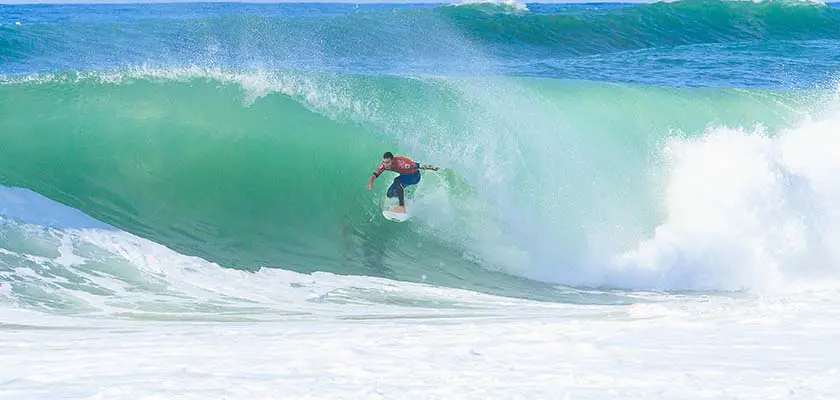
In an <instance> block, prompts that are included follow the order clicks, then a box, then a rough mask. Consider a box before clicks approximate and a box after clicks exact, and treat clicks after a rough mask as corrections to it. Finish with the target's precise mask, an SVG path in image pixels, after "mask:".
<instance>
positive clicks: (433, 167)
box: [417, 163, 440, 171]
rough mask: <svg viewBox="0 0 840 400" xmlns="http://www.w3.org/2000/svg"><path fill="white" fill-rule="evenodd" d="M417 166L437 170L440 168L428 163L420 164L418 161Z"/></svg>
mask: <svg viewBox="0 0 840 400" xmlns="http://www.w3.org/2000/svg"><path fill="white" fill-rule="evenodd" d="M417 168H418V169H430V170H432V171H437V170H439V169H440V168H438V167H435V166H434V165H429V164H420V163H417Z"/></svg>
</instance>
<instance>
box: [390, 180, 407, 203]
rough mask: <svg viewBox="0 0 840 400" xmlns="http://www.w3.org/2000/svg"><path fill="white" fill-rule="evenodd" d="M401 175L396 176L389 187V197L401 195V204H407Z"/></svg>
mask: <svg viewBox="0 0 840 400" xmlns="http://www.w3.org/2000/svg"><path fill="white" fill-rule="evenodd" d="M400 176H402V175H400ZM400 176H398V177H396V178H394V183H392V184H391V187H389V188H388V197H399V198H400V205H401V206H405V197H404V192H403V186H402V184H401V183H400Z"/></svg>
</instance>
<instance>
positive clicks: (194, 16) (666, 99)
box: [0, 1, 840, 301]
mask: <svg viewBox="0 0 840 400" xmlns="http://www.w3.org/2000/svg"><path fill="white" fill-rule="evenodd" d="M16 22H20V24H19V25H18V24H16ZM0 24H2V25H0V74H2V78H0V79H2V80H0V121H2V129H0V184H2V185H5V186H11V187H21V188H27V189H31V190H33V191H35V192H37V193H40V194H43V195H44V196H47V197H48V198H50V199H53V200H55V201H58V202H60V203H63V204H66V205H68V206H70V207H72V208H75V209H77V210H79V211H82V212H84V213H87V214H88V215H90V216H92V217H94V218H96V219H98V220H100V221H102V222H105V223H107V224H110V225H111V226H113V227H116V228H118V229H120V230H123V231H126V232H129V233H133V234H135V235H138V236H140V237H143V238H146V239H150V240H152V241H154V242H157V243H160V244H163V245H165V246H167V247H169V248H171V249H173V250H175V251H177V252H179V253H181V254H184V255H191V256H198V257H201V258H204V259H206V260H209V261H212V262H216V263H219V264H220V265H222V266H224V267H227V268H235V269H245V270H251V271H253V270H257V269H260V268H281V269H289V270H294V271H299V272H313V271H329V272H334V273H338V274H354V275H365V276H377V277H387V278H393V279H397V280H406V281H416V282H426V283H431V284H435V285H441V286H450V287H460V288H468V289H474V290H479V291H484V292H489V293H496V294H503V295H509V296H516V297H526V298H536V299H545V300H559V301H569V300H568V298H567V297H566V296H565V294H564V293H565V292H564V291H563V290H561V289H558V288H556V287H555V285H572V286H585V287H593V286H594V287H605V288H622V289H647V288H656V289H665V290H683V289H701V290H717V289H725V290H729V289H732V288H736V289H737V288H739V287H741V286H749V282H746V283H745V282H743V281H742V280H737V279H736V280H735V282H734V283H732V284H729V281H728V280H727V278H726V276H718V275H715V276H714V277H713V278H709V276H708V274H704V273H698V272H697V271H698V269H699V270H700V271H701V272H702V271H708V270H709V269H712V270H713V269H714V268H712V267H708V268H707V267H704V266H703V265H704V264H703V263H702V262H700V261H697V260H695V259H692V258H691V257H692V254H693V250H695V249H684V248H680V250H679V251H684V254H682V256H681V257H682V259H683V261H684V263H685V265H690V266H691V268H688V269H686V270H683V269H682V267H681V265H682V264H680V261H676V262H674V263H673V264H668V266H666V267H662V268H661V269H660V270H658V272H656V273H654V274H653V275H649V272H648V271H647V270H645V271H644V272H639V270H634V269H632V268H631V269H630V270H629V272H628V270H626V269H620V271H618V270H617V269H616V268H617V267H616V261H615V258H614V257H616V256H617V255H621V254H625V253H626V252H628V251H632V250H636V249H638V248H639V246H640V243H643V242H645V241H646V240H648V239H650V238H651V237H654V236H655V235H656V232H657V228H658V227H661V226H663V224H664V225H666V226H667V223H668V221H673V219H674V214H675V213H677V214H679V213H689V214H690V213H691V210H684V209H682V208H678V209H675V208H674V206H673V204H672V203H673V201H671V200H669V199H672V198H673V197H669V196H670V195H669V187H673V182H674V180H675V179H678V178H679V176H677V177H675V174H674V171H681V170H680V169H679V168H677V169H675V167H674V164H673V159H672V158H669V154H671V153H669V149H671V148H673V146H674V143H675V142H678V143H683V142H685V143H689V144H690V143H694V142H693V141H696V142H697V143H700V145H702V143H703V140H704V138H708V137H709V135H710V134H711V133H713V132H715V129H723V128H722V127H725V128H727V129H730V128H731V129H735V130H737V129H739V128H740V129H742V130H744V131H746V132H759V133H760V134H759V135H760V136H762V137H764V138H767V139H768V140H774V139H773V138H775V137H776V136H778V135H779V134H780V132H784V131H786V130H790V129H795V128H796V127H797V126H799V124H801V123H802V121H805V120H808V119H812V118H816V119H819V118H823V117H825V116H826V115H831V113H832V112H833V111H832V110H833V105H832V104H833V98H834V94H835V92H834V79H835V76H836V71H837V68H838V66H839V65H840V29H838V27H840V10H838V9H836V8H834V7H833V6H830V5H829V6H827V5H822V4H813V3H799V2H763V3H752V2H733V3H729V2H719V1H683V2H677V3H667V4H666V3H657V4H652V5H622V4H590V5H574V6H571V5H536V4H535V5H530V4H529V5H516V4H508V5H504V4H503V5H497V4H476V5H466V6H457V7H456V6H449V5H365V6H358V7H355V6H352V5H253V4H251V5H239V4H180V5H172V4H168V5H113V6H110V5H109V6H104V5H95V6H94V5H64V6H0ZM756 127H760V129H759V128H756ZM710 132H711V133H710ZM733 143H734V142H733ZM698 146H699V145H698ZM733 146H734V144H733ZM389 150H390V151H394V152H395V153H399V154H405V155H407V156H410V157H412V158H414V159H416V160H417V161H420V162H423V163H432V164H436V165H440V166H442V167H443V170H442V171H441V172H439V173H425V174H424V176H423V180H422V181H421V183H420V184H419V185H418V186H417V187H416V189H415V190H414V191H413V192H412V193H411V195H412V197H411V200H410V201H411V202H412V203H413V204H414V205H413V207H414V210H415V211H414V218H413V219H412V220H410V221H409V222H407V223H404V224H393V223H390V222H388V221H385V220H384V219H382V218H381V217H380V216H379V210H380V209H381V207H382V202H383V200H384V193H385V190H386V188H387V185H388V183H389V181H390V179H391V178H390V176H384V177H383V179H380V180H378V181H377V185H376V188H375V190H374V191H373V192H368V191H366V190H364V185H365V184H366V181H367V178H368V177H369V175H370V173H371V171H372V170H373V169H374V168H375V167H376V164H377V162H378V159H379V157H380V156H381V154H382V152H384V151H389ZM680 160H682V159H680ZM689 161H690V160H689ZM680 162H681V161H679V160H678V161H677V164H678V165H681V164H679V163H680ZM734 168H736V169H738V168H747V166H744V165H738V164H737V163H736V164H735V165H734ZM698 179H699V178H698ZM669 182H670V183H671V184H669ZM677 182H681V181H679V180H677ZM709 190H713V188H712V189H709ZM739 195H740V194H739V193H737V192H735V193H733V196H735V197H737V196H739ZM783 197H785V196H784V195H783ZM785 198H786V197H785ZM410 207H411V206H410ZM748 208H749V207H748ZM738 210H739V211H740V210H741V209H738ZM727 212H730V211H725V212H724V214H725V217H726V218H729V217H731V216H730V215H729V214H726V213H727ZM791 212H793V213H795V212H798V211H797V210H794V211H791ZM765 218H768V219H767V220H766V221H764V223H765V224H767V225H772V224H773V223H774V222H773V221H775V220H772V219H769V218H770V217H765ZM732 229H733V232H735V231H736V230H737V226H733V228H732ZM710 235H711V234H710ZM677 247H679V246H677ZM730 250H731V249H727V248H718V247H712V248H710V249H703V251H704V252H707V251H708V252H711V253H712V256H709V257H707V258H709V259H713V260H714V261H711V262H712V263H718V262H719V260H718V259H717V257H716V254H715V252H720V253H721V254H717V255H720V256H721V257H724V254H729V252H730ZM706 256H708V253H707V254H706ZM678 258H679V257H678ZM698 263H699V264H700V266H699V267H698V266H697V265H698ZM715 265H717V264H715ZM16 267H17V266H16V265H15V264H14V262H10V263H7V264H4V268H6V269H7V270H9V271H12V270H14V268H16ZM622 268H623V267H622ZM617 271H618V272H617ZM735 275H739V274H735ZM4 276H6V275H4ZM739 276H740V275H739ZM663 277H664V278H663ZM748 281H749V280H748Z"/></svg>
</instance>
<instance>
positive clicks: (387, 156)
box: [382, 151, 394, 165]
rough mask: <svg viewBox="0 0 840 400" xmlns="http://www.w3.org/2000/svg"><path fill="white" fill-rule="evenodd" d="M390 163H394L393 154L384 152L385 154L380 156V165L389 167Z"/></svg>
mask: <svg viewBox="0 0 840 400" xmlns="http://www.w3.org/2000/svg"><path fill="white" fill-rule="evenodd" d="M391 161H394V153H391V152H390V151H386V152H385V154H383V155H382V163H383V164H385V165H391Z"/></svg>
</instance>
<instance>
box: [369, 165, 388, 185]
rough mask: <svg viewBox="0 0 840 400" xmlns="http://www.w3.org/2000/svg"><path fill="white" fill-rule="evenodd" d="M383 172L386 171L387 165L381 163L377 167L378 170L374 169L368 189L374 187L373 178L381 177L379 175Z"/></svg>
mask: <svg viewBox="0 0 840 400" xmlns="http://www.w3.org/2000/svg"><path fill="white" fill-rule="evenodd" d="M383 172H385V166H384V165H382V164H379V166H378V167H376V171H373V173H372V174H370V179H368V185H367V188H368V189H373V180H374V179H376V178H379V175H380V174H382V173H383Z"/></svg>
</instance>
